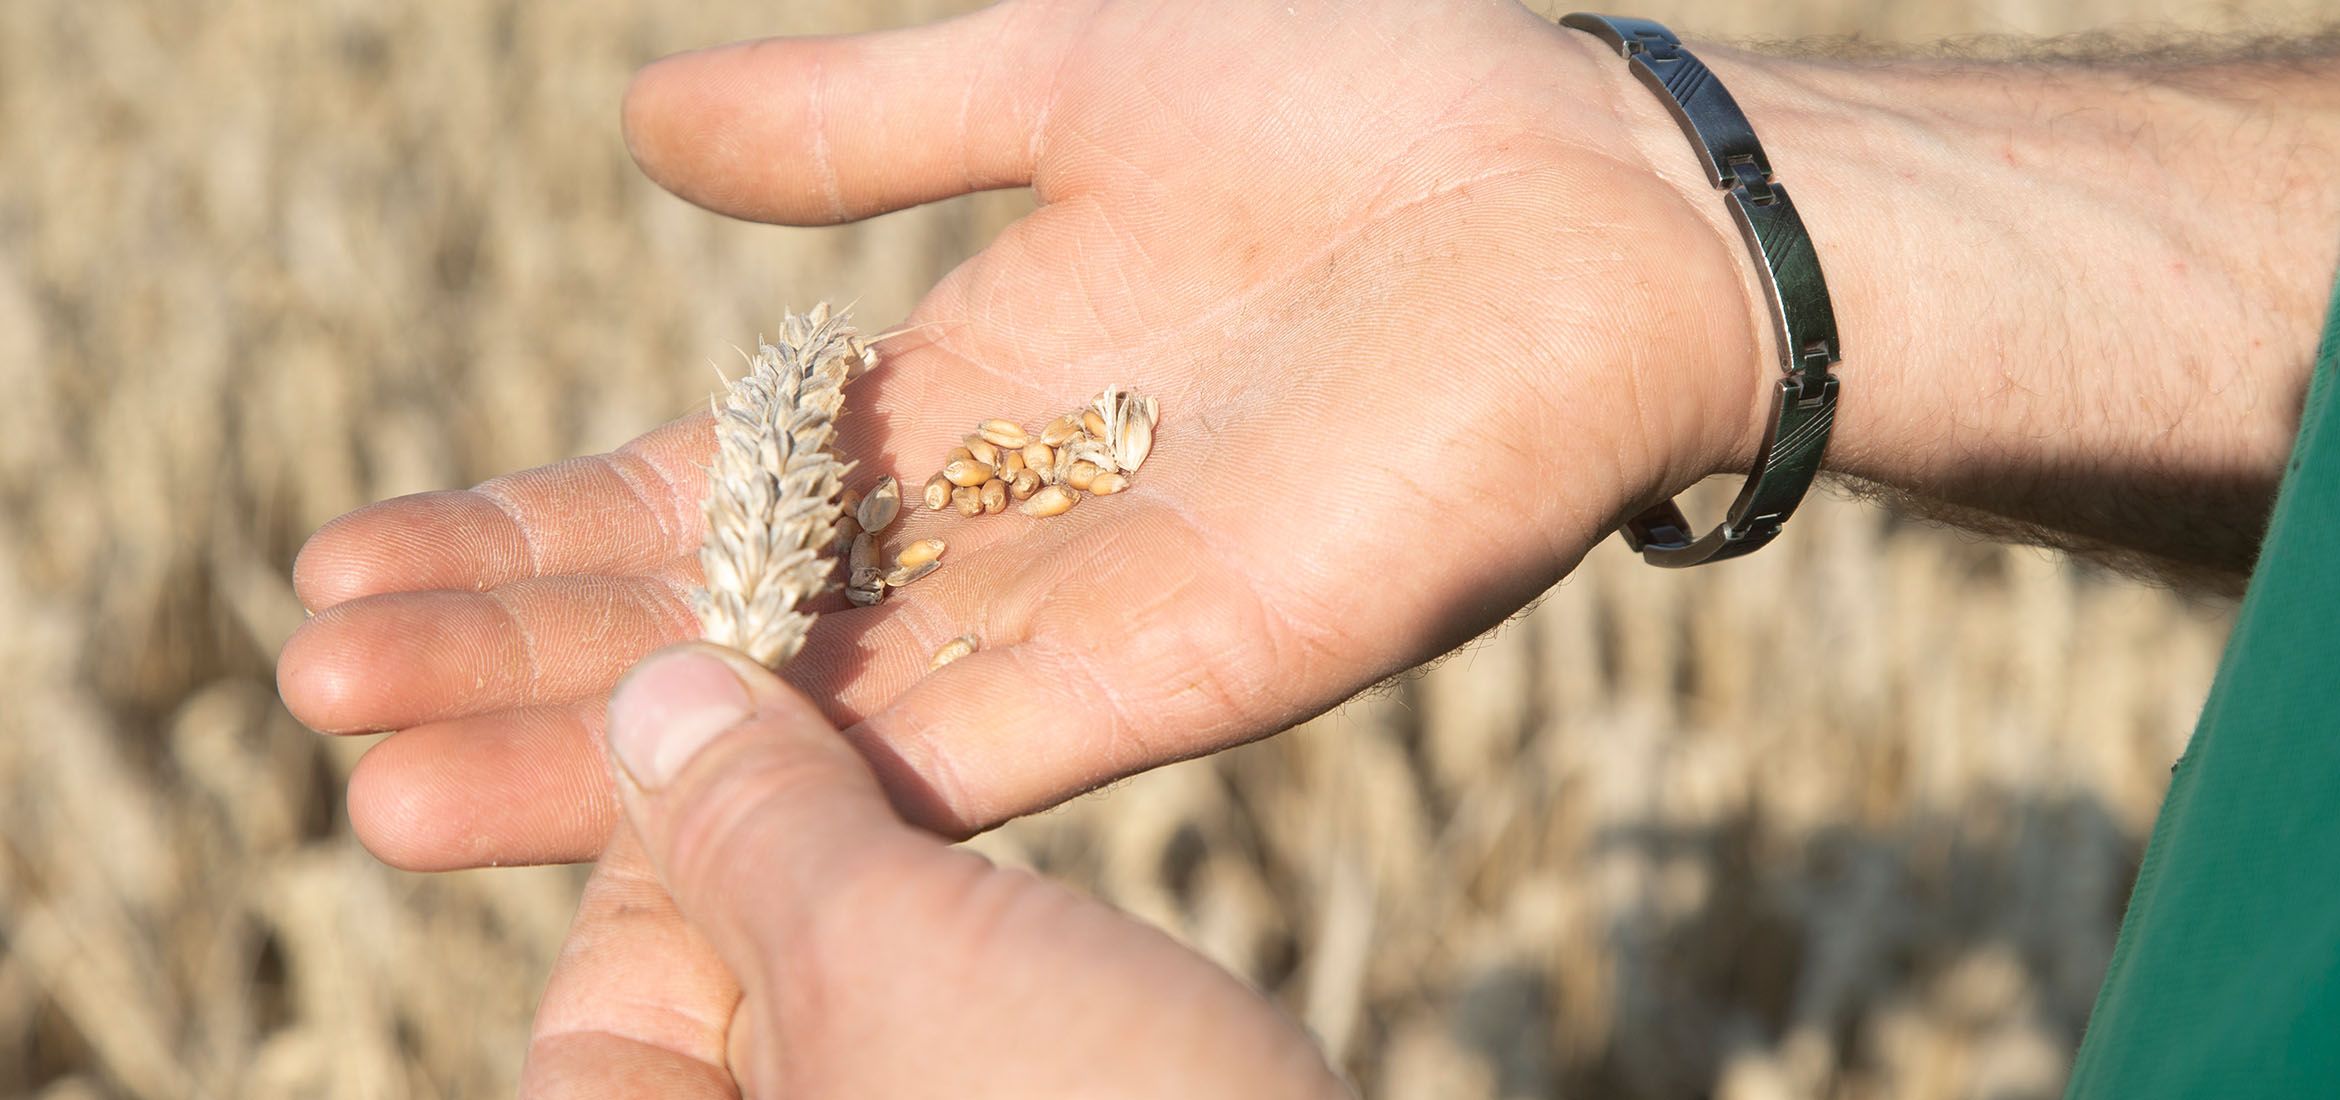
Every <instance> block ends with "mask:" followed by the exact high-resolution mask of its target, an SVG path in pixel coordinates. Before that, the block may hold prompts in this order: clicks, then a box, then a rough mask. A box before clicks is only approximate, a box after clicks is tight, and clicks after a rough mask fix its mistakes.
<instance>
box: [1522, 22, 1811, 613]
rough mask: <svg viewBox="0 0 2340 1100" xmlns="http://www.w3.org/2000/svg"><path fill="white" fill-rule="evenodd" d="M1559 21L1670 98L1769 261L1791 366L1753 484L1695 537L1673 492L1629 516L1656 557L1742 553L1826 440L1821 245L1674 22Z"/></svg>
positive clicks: (1631, 536)
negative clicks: (1608, 49)
mask: <svg viewBox="0 0 2340 1100" xmlns="http://www.w3.org/2000/svg"><path fill="white" fill-rule="evenodd" d="M1560 25H1561V26H1563V27H1568V28H1571V29H1574V30H1580V31H1584V32H1586V33H1588V34H1591V35H1593V36H1595V37H1597V38H1599V39H1600V40H1601V41H1603V42H1606V43H1608V44H1609V45H1610V46H1612V47H1614V48H1615V49H1616V51H1617V52H1618V53H1619V54H1621V55H1623V57H1624V58H1625V61H1626V64H1628V65H1630V66H1631V67H1632V69H1633V75H1634V76H1636V77H1639V78H1640V79H1641V82H1642V83H1643V84H1646V85H1648V86H1649V89H1650V90H1651V91H1653V92H1656V93H1658V96H1659V98H1661V99H1663V100H1664V101H1665V104H1666V108H1667V109H1668V110H1670V111H1672V112H1673V115H1674V121H1675V122H1678V123H1680V124H1681V125H1682V133H1683V135H1684V136H1686V137H1688V138H1689V139H1690V144H1691V145H1693V146H1695V147H1697V149H1698V153H1699V156H1700V157H1702V158H1703V159H1704V160H1705V162H1706V178H1707V179H1708V180H1709V181H1711V182H1713V184H1714V186H1715V188H1716V189H1717V190H1720V191H1721V192H1722V193H1723V204H1724V205H1725V206H1728V207H1730V210H1731V220H1732V221H1734V222H1737V223H1738V225H1739V235H1740V236H1742V237H1744V238H1745V239H1746V241H1747V248H1748V250H1749V251H1751V252H1753V253H1754V254H1755V257H1756V259H1757V260H1758V261H1760V262H1761V263H1762V265H1763V295H1764V297H1765V298H1766V299H1768V300H1769V301H1770V304H1771V323H1772V327H1773V329H1774V330H1775V331H1776V332H1777V333H1778V334H1779V358H1780V368H1781V370H1782V371H1784V372H1785V374H1784V376H1783V377H1782V378H1781V379H1780V380H1779V385H1778V389H1777V390H1775V391H1774V392H1773V394H1772V397H1771V426H1770V427H1769V428H1768V429H1766V430H1765V431H1764V433H1763V446H1762V448H1761V449H1760V450H1758V451H1757V452H1756V455H1755V469H1754V471H1753V472H1752V473H1749V474H1748V475H1747V484H1746V487H1745V488H1742V489H1740V490H1739V499H1738V500H1737V501H1735V502H1733V503H1732V504H1731V510H1730V513H1729V515H1728V516H1727V517H1726V518H1725V519H1724V520H1723V522H1722V524H1721V525H1720V526H1718V527H1716V528H1715V529H1714V530H1712V531H1708V532H1707V533H1706V534H1705V535H1703V536H1700V537H1697V538H1692V537H1691V534H1690V524H1689V522H1688V521H1687V520H1685V519H1683V518H1682V509H1681V508H1679V507H1677V506H1675V504H1674V502H1673V501H1670V500H1669V501H1667V502H1665V503H1664V504H1660V505H1658V506H1657V507H1655V508H1651V509H1649V510H1648V511H1645V512H1643V513H1641V514H1640V515H1637V516H1634V517H1633V518H1632V519H1631V520H1628V521H1626V524H1625V532H1624V534H1625V542H1626V544H1627V545H1629V546H1631V547H1633V548H1634V549H1635V550H1639V551H1641V556H1642V558H1643V559H1644V560H1646V561H1648V562H1649V563H1650V564H1651V565H1664V566H1674V567H1679V566H1685V565H1702V564H1705V563H1706V562H1710V561H1721V560H1723V559H1725V558H1735V557H1738V556H1739V555H1741V554H1745V553H1748V552H1750V551H1753V550H1755V549H1756V548H1758V547H1761V546H1762V545H1763V544H1764V543H1767V542H1770V541H1771V540H1772V537H1773V536H1775V535H1777V534H1779V528H1780V525H1781V524H1783V523H1786V522H1787V518H1788V516H1789V515H1790V514H1792V513H1794V512H1795V510H1796V505H1797V504H1798V503H1801V502H1802V501H1803V499H1804V493H1805V491H1806V490H1808V489H1810V488H1811V487H1812V477H1813V475H1815V474H1817V473H1819V472H1820V456H1821V454H1822V453H1823V452H1825V451H1826V450H1827V449H1828V428H1829V425H1831V424H1832V423H1834V422H1835V420H1836V390H1837V381H1836V376H1835V375H1833V374H1830V373H1829V371H1828V368H1829V367H1830V366H1831V365H1833V364H1834V363H1836V361H1837V360H1838V358H1839V356H1838V354H1837V344H1836V310H1835V307H1833V306H1831V305H1830V304H1829V301H1828V282H1827V280H1825V279H1823V278H1821V276H1820V255H1819V253H1817V252H1815V251H1813V249H1812V237H1811V235H1810V234H1809V233H1806V232H1805V231H1804V219H1802V218H1800V217H1797V216H1796V207H1795V204H1794V203H1791V202H1789V201H1788V195H1787V189H1786V188H1784V187H1781V186H1780V185H1779V184H1778V183H1776V182H1773V180H1772V178H1771V162H1770V160H1768V159H1767V158H1765V157H1764V155H1763V146H1762V145H1761V144H1760V143H1758V142H1757V141H1756V140H1755V127H1754V126H1753V125H1752V124H1750V123H1749V122H1748V121H1747V115H1746V112H1744V111H1741V110H1739V105H1738V103H1737V102H1736V101H1735V100H1733V99H1732V98H1731V93H1729V92H1727V91H1724V90H1723V86H1722V82H1721V81H1719V80H1716V79H1715V78H1714V70H1712V69H1709V68H1707V67H1706V66H1705V65H1704V64H1703V63H1701V62H1700V61H1699V60H1698V59H1697V58H1696V57H1693V56H1691V54H1690V51H1688V50H1685V49H1683V48H1682V41H1681V40H1680V39H1678V38H1675V37H1674V32H1672V31H1669V30H1667V29H1666V28H1664V27H1662V26H1659V25H1658V24H1656V23H1652V22H1650V21H1648V20H1646V19H1620V18H1615V17H1612V16H1606V15H1591V14H1587V13H1585V12H1577V13H1575V14H1572V15H1569V16H1567V17H1565V18H1563V19H1561V20H1560Z"/></svg>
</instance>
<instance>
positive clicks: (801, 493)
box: [692, 302, 866, 669]
mask: <svg viewBox="0 0 2340 1100" xmlns="http://www.w3.org/2000/svg"><path fill="white" fill-rule="evenodd" d="M865 354H866V353H865V352H864V351H863V350H862V345H861V343H860V338H859V333H857V332H856V331H855V330H854V328H853V326H852V325H851V324H849V323H847V321H846V319H845V316H844V315H843V314H842V313H838V314H835V315H832V314H831V312H830V310H829V307H828V303H826V302H824V303H822V304H820V305H818V306H815V307H814V308H813V311H812V312H811V313H809V314H795V313H791V314H788V315H787V316H786V318H784V319H783V320H782V322H781V325H780V336H779V338H778V339H777V340H776V341H773V342H769V343H763V344H761V346H759V347H758V348H757V349H756V356H755V359H754V361H753V363H752V364H751V366H750V368H749V370H748V372H747V373H746V374H744V375H741V376H740V378H739V380H738V381H735V382H733V383H731V385H730V388H729V389H728V390H727V391H726V392H725V394H724V396H723V402H722V405H721V407H720V408H718V409H717V410H716V416H715V462H714V465H713V466H712V467H711V468H710V469H709V470H708V474H707V498H706V500H705V502H704V504H703V506H702V507H703V509H704V511H705V513H706V517H707V534H706V539H705V541H704V542H702V543H701V544H700V546H699V564H700V565H701V566H702V567H704V569H705V571H706V586H705V587H703V588H700V589H698V590H697V591H696V592H694V593H693V600H692V604H693V609H694V610H696V611H697V612H698V615H699V626H700V628H701V631H702V632H703V634H704V635H705V637H706V639H707V640H708V641H711V642H716V643H719V644H722V645H727V646H730V647H732V648H733V649H737V650H739V651H740V652H742V653H745V654H747V655H748V656H750V657H753V658H755V660H756V661H757V662H759V663H761V664H763V665H764V666H765V667H767V668H773V669H777V668H779V667H780V666H781V665H784V664H786V663H788V659H789V658H791V657H794V656H796V651H797V650H799V649H801V648H803V646H804V638H805V632H806V631H807V630H809V629H810V628H811V627H812V621H813V616H812V614H811V613H810V612H806V611H801V610H798V608H799V607H800V606H801V605H802V604H803V603H804V602H805V601H807V600H810V599H811V598H812V597H814V596H815V595H817V594H819V593H820V592H821V591H823V590H824V589H826V588H827V587H828V586H829V581H830V571H831V570H830V563H829V561H828V559H827V558H826V557H825V556H824V553H823V552H824V550H825V549H826V548H827V547H828V546H829V545H830V543H831V540H833V539H834V538H835V532H836V528H837V522H838V520H839V519H840V518H842V517H843V515H844V510H843V509H842V508H841V507H840V506H839V505H838V493H839V490H840V489H841V488H842V487H843V482H844V478H845V473H846V465H845V464H844V463H842V462H839V461H838V460H837V456H836V455H834V454H832V453H830V450H829V444H830V441H831V440H832V439H834V438H835V437H836V434H837V414H838V412H839V411H840V410H842V409H843V408H844V404H845V389H844V387H845V381H846V379H847V378H848V377H849V376H850V375H852V374H854V373H856V372H857V364H858V363H859V361H860V360H861V359H862V358H864V356H865Z"/></svg>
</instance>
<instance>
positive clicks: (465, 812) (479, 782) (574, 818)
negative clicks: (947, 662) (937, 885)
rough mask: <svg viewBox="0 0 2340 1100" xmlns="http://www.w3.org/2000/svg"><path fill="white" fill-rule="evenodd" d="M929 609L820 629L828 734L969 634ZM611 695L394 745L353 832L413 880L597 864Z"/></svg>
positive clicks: (356, 775)
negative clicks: (958, 633) (474, 870)
mask: <svg viewBox="0 0 2340 1100" xmlns="http://www.w3.org/2000/svg"><path fill="white" fill-rule="evenodd" d="M920 587H921V588H927V587H929V586H926V585H921V586H920ZM932 587H933V588H934V589H935V591H936V592H940V591H942V589H941V586H939V585H938V586H932ZM931 602H933V601H932V597H921V598H919V599H915V600H914V599H907V598H905V599H899V600H896V601H893V602H891V603H889V604H888V605H886V606H884V607H882V608H877V609H870V610H867V611H854V612H851V613H846V614H834V615H823V616H822V617H821V618H819V619H818V620H816V621H815V622H814V623H813V627H812V632H811V635H810V637H809V639H808V641H807V644H806V646H805V649H804V651H803V652H802V653H800V654H799V655H798V656H797V659H796V660H795V661H793V662H790V664H789V666H788V668H787V670H786V673H785V675H786V677H787V679H788V680H789V682H790V683H792V684H795V685H796V686H797V687H798V689H799V690H801V691H803V692H805V693H806V695H807V696H808V697H810V698H812V699H814V700H816V701H817V702H818V703H819V704H820V706H821V709H822V711H823V713H824V715H825V716H826V717H827V718H828V720H829V721H831V722H833V723H838V724H846V723H851V722H856V721H859V720H860V719H862V718H863V717H865V716H866V715H868V714H870V713H872V712H874V711H876V710H878V709H879V708H880V707H882V706H883V705H884V704H885V702H886V701H887V700H888V699H890V698H891V697H892V696H893V695H895V694H897V693H898V692H899V691H900V690H901V687H902V685H904V684H907V683H909V682H910V681H911V680H913V679H915V678H917V677H918V676H920V675H922V674H924V673H925V671H926V666H927V663H928V661H929V659H930V654H931V651H932V647H931V646H929V645H926V644H925V643H923V642H920V641H916V640H914V639H915V638H919V637H924V636H926V634H927V633H928V628H924V627H919V626H916V625H915V623H914V622H913V621H912V620H914V619H918V618H933V619H936V620H938V621H953V622H955V621H961V620H959V619H958V618H956V617H955V616H956V615H957V614H958V613H956V612H946V611H935V610H927V611H925V612H924V613H923V614H922V615H916V616H906V615H904V614H903V613H904V612H908V611H912V610H916V609H918V608H919V606H920V605H921V604H922V603H931ZM303 644H304V646H305V645H306V644H307V643H305V642H304V643H303ZM545 644H562V645H586V644H589V643H587V642H586V641H583V640H572V641H564V642H557V643H545ZM298 682H303V681H302V679H301V677H300V675H298V674H294V675H289V676H288V677H287V679H286V684H287V689H286V695H287V697H288V698H298V697H301V696H300V692H299V691H298V690H297V689H295V688H293V687H292V686H291V685H293V684H295V683H298ZM612 682H613V683H614V679H613V681H612ZM609 686H610V685H609V684H604V685H603V687H602V689H601V690H600V691H599V692H596V693H595V694H593V695H592V696H591V697H589V698H584V699H579V700H577V701H575V702H573V703H570V704H567V705H562V706H538V707H518V708H513V709H506V710H497V711H493V712H490V713H485V714H477V715H471V716H468V717H463V718H454V719H450V720H446V721H438V722H430V723H426V724H423V725H419V726H414V727H412V728H409V729H404V730H401V731H399V732H397V733H393V734H391V735H390V736H389V737H386V738H384V739H383V740H382V741H381V742H380V743H379V744H377V745H375V746H374V747H373V748H371V749H369V750H368V751H367V752H366V754H365V756H364V757H363V758H361V759H360V760H359V761H358V765H357V768H356V769H355V770H354V771H353V772H352V773H351V775H350V778H349V796H348V797H349V815H350V824H351V827H352V828H353V829H354V830H355V831H356V833H357V835H358V839H359V840H360V841H362V842H363V843H364V844H365V846H366V848H367V850H368V851H371V852H373V853H374V855H375V856H376V857H377V858H379V859H381V860H382V861H383V862H385V863H388V864H390V865H392V866H394V867H399V868H402V869H404V870H409V871H452V870H461V869H465V868H471V867H491V866H516V865H525V864H540V863H575V862H581V861H584V860H590V859H593V858H596V857H597V856H598V855H599V854H600V852H601V845H602V843H603V841H604V840H606V839H607V838H608V836H609V831H610V828H611V827H612V825H613V824H614V823H615V821H616V820H617V815H618V811H617V801H616V793H615V792H614V791H613V790H612V789H611V787H610V783H609V769H608V764H607V757H606V754H605V753H604V751H603V745H604V742H603V740H602V730H603V708H604V703H605V701H606V700H605V698H604V696H605V694H606V691H607V688H608V687H609ZM307 705H308V704H307V702H306V700H305V699H304V701H303V703H302V706H303V707H304V708H305V707H306V706H307Z"/></svg>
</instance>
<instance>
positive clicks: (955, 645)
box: [926, 634, 982, 672]
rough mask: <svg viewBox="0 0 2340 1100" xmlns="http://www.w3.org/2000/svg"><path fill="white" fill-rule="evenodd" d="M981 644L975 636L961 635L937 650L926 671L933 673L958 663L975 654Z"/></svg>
mask: <svg viewBox="0 0 2340 1100" xmlns="http://www.w3.org/2000/svg"><path fill="white" fill-rule="evenodd" d="M981 644H982V643H980V642H978V641H976V640H975V636H974V635H973V634H961V635H959V636H958V637H956V638H953V639H951V640H950V641H947V642H944V643H943V644H942V648H940V649H937V650H935V651H934V659H933V660H931V661H929V662H927V664H926V669H927V671H929V672H932V671H934V670H935V669H938V668H941V667H942V666H944V665H947V664H950V663H951V662H952V661H956V660H958V659H959V658H961V657H964V656H966V655H968V654H970V653H973V652H975V650H976V649H977V648H978V647H980V645H981Z"/></svg>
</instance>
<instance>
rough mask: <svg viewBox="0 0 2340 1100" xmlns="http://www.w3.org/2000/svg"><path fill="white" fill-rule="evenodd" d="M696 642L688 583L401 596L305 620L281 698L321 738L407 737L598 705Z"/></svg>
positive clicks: (528, 583) (542, 583) (517, 586)
mask: <svg viewBox="0 0 2340 1100" xmlns="http://www.w3.org/2000/svg"><path fill="white" fill-rule="evenodd" d="M697 633H698V623H697V621H696V619H695V618H694V617H693V616H692V614H691V611H690V609H689V608H687V607H685V606H684V605H683V596H682V592H681V590H680V586H679V585H678V584H677V583H676V582H674V581H671V580H663V579H658V578H651V577H545V578H540V579H531V580H523V581H515V582H513V583H511V584H507V585H504V586H503V587H501V588H497V589H495V590H493V591H489V592H397V593H391V594H388V595H382V596H368V597H365V598H363V599H359V600H353V601H350V602H348V603H343V604H338V605H335V606H334V607H332V608H330V609H328V610H326V611H324V612H322V613H320V614H317V615H314V616H311V617H310V619H309V620H308V621H307V622H304V623H302V624H301V626H300V628H299V629H298V630H296V631H294V632H293V636H292V638H291V639H290V640H288V641H286V642H285V646H284V653H283V655H282V656H281V657H279V658H278V660H277V666H276V668H277V671H276V675H277V689H278V692H279V694H281V695H282V696H283V697H284V702H285V706H286V707H287V708H288V709H290V710H291V711H292V713H293V716H294V717H296V718H299V719H300V720H301V721H302V722H304V723H307V724H308V725H309V727H310V728H312V729H318V730H324V731H327V732H332V733H351V732H372V731H378V730H388V729H402V728H405V727H408V726H417V725H421V724H423V723H425V722H439V721H445V720H447V719H451V718H461V717H465V716H467V715H473V714H485V713H489V712H493V711H498V710H505V709H509V708H512V707H525V706H542V705H548V704H558V703H566V702H571V701H574V700H578V699H584V698H590V697H593V696H597V695H599V694H601V693H602V692H605V691H607V690H608V689H609V685H610V684H612V683H615V682H616V681H617V677H618V674H619V673H621V672H623V671H625V668H626V666H627V665H630V664H632V663H633V661H634V660H635V658H637V657H639V656H641V655H642V654H644V653H648V652H649V651H651V650H653V649H656V648H658V647H659V646H661V645H664V644H666V643H668V642H672V641H676V640H679V639H682V638H688V637H691V636H693V635H695V634H697Z"/></svg>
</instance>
